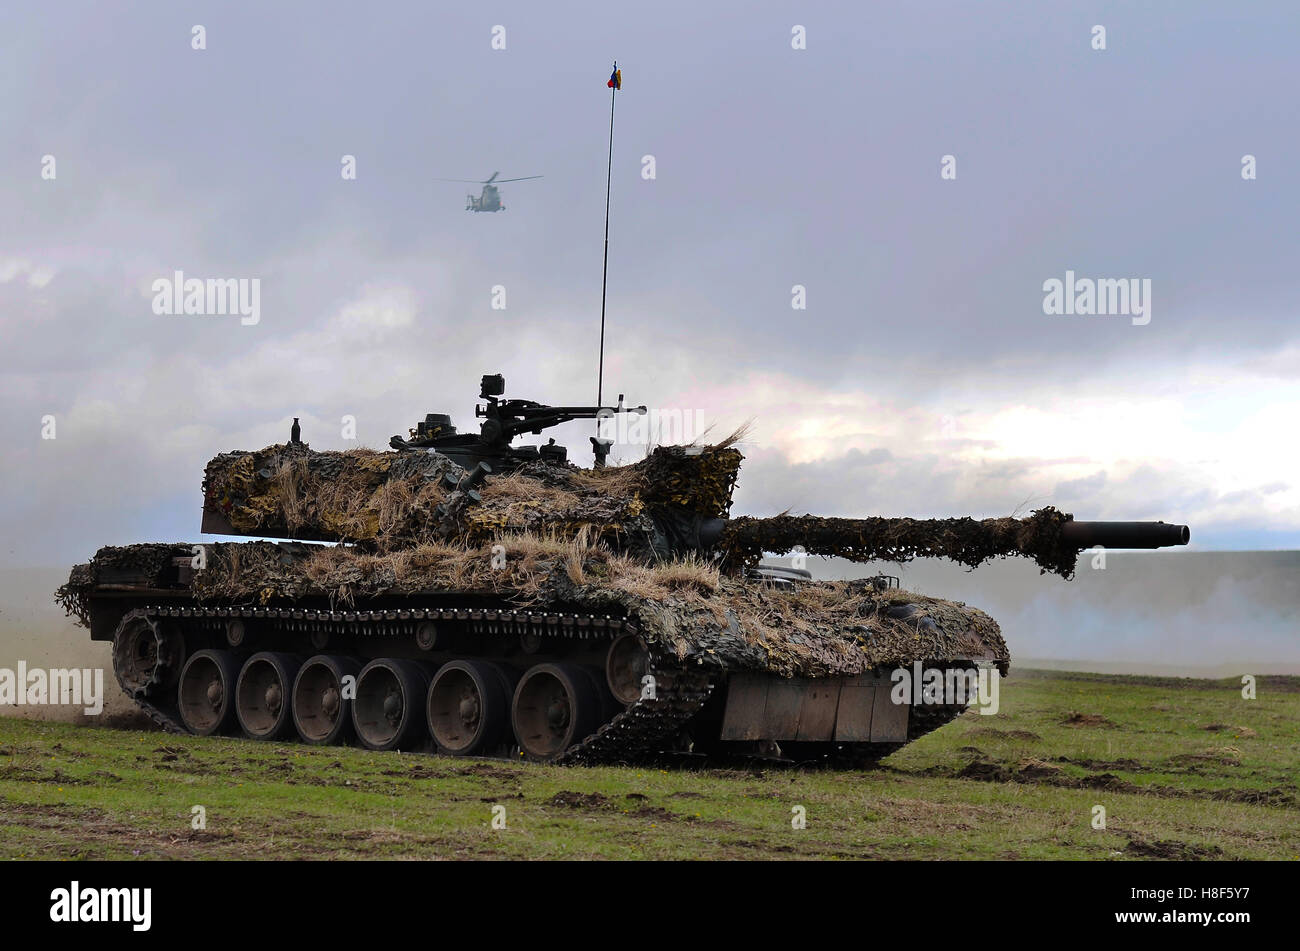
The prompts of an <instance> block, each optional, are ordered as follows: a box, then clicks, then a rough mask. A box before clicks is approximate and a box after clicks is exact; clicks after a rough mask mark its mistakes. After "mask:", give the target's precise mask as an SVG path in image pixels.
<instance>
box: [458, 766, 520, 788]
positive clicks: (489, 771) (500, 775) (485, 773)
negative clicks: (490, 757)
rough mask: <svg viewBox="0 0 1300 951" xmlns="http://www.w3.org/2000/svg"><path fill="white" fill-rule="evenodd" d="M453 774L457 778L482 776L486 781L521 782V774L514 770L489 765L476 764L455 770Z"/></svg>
mask: <svg viewBox="0 0 1300 951" xmlns="http://www.w3.org/2000/svg"><path fill="white" fill-rule="evenodd" d="M452 773H453V774H454V775H456V776H482V777H484V778H486V779H504V780H508V781H511V782H516V783H517V782H519V773H517V772H516V771H514V770H513V769H503V768H501V767H500V766H492V765H491V764H489V763H474V764H473V765H470V766H461V767H459V768H458V769H453V770H452Z"/></svg>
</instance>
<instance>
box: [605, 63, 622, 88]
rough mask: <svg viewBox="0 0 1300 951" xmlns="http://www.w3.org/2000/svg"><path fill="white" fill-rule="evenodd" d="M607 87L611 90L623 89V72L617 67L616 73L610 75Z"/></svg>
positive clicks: (615, 68)
mask: <svg viewBox="0 0 1300 951" xmlns="http://www.w3.org/2000/svg"><path fill="white" fill-rule="evenodd" d="M605 85H606V86H608V87H609V88H610V89H622V88H623V70H621V69H619V68H618V67H617V66H616V67H614V71H613V72H612V73H610V74H609V82H607V83H605Z"/></svg>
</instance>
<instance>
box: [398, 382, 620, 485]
mask: <svg viewBox="0 0 1300 951" xmlns="http://www.w3.org/2000/svg"><path fill="white" fill-rule="evenodd" d="M505 388H506V381H505V377H504V376H502V375H501V374H500V373H485V374H484V375H483V380H482V382H481V384H480V386H479V398H480V399H482V400H486V404H485V405H480V406H475V407H474V415H475V417H477V418H481V419H482V420H483V423H482V424H481V425H480V426H479V434H478V435H477V436H475V435H472V434H469V433H458V432H457V431H456V427H455V426H453V425H452V423H451V417H450V416H448V415H446V414H444V413H429V414H428V415H427V416H425V418H424V419H423V420H422V421H421V422H419V423H418V424H417V425H416V427H415V428H414V429H412V430H410V431H409V432H410V435H409V437H408V438H405V439H403V438H402V437H401V436H394V437H393V438H392V439H391V440H389V445H390V446H392V447H393V448H394V449H396V450H398V451H399V452H401V451H407V450H413V449H433V450H436V451H437V452H439V453H441V454H442V455H444V456H447V457H448V458H449V459H451V460H452V461H454V462H456V463H458V464H459V465H461V466H464V467H465V468H467V469H473V468H474V467H475V466H477V465H478V464H480V463H487V464H488V465H489V466H491V467H492V470H493V471H505V470H509V469H514V468H518V467H519V466H521V465H524V464H525V463H528V462H537V461H539V460H540V461H543V462H549V463H551V464H553V465H562V464H564V463H565V462H567V461H568V449H566V448H565V447H564V446H557V445H556V444H555V440H554V439H551V440H550V441H549V442H547V444H546V445H544V446H512V445H511V442H512V441H513V440H514V438H515V437H516V436H522V435H523V434H524V433H533V434H540V433H541V432H542V430H544V429H549V428H550V427H552V426H558V425H560V423H567V422H571V421H572V420H575V419H612V418H613V417H615V416H618V415H620V414H631V413H635V414H644V413H645V412H646V408H645V407H644V406H630V407H629V406H624V405H623V394H621V393H620V394H619V397H618V405H617V406H550V405H547V404H545V403H537V402H535V401H533V400H514V399H510V400H503V399H501V398H500V397H501V396H502V394H503V393H505ZM591 445H592V450H593V452H594V453H595V455H596V468H598V469H599V468H602V467H603V466H604V465H605V458H606V457H607V456H608V454H609V446H610V440H608V439H603V438H600V437H598V436H593V437H591Z"/></svg>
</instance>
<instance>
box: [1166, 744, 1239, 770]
mask: <svg viewBox="0 0 1300 951" xmlns="http://www.w3.org/2000/svg"><path fill="white" fill-rule="evenodd" d="M1240 755H1241V750H1239V749H1237V748H1236V747H1235V746H1220V747H1216V748H1214V749H1209V750H1202V751H1201V752H1199V753H1179V754H1178V755H1177V756H1171V757H1169V762H1171V763H1176V764H1178V765H1179V766H1187V765H1189V764H1194V765H1200V766H1240V765H1241V760H1239V759H1238V758H1237V757H1238V756H1240Z"/></svg>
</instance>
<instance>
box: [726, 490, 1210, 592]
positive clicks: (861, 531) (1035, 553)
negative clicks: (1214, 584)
mask: <svg viewBox="0 0 1300 951" xmlns="http://www.w3.org/2000/svg"><path fill="white" fill-rule="evenodd" d="M1190 537H1191V531H1190V530H1189V529H1188V527H1187V526H1186V525H1171V524H1168V523H1165V522H1076V521H1074V516H1072V515H1067V514H1066V513H1064V512H1059V511H1057V510H1056V509H1054V508H1052V507H1050V506H1049V507H1047V508H1043V509H1039V510H1038V511H1036V512H1034V513H1033V514H1032V515H1030V516H1029V517H1028V518H986V519H982V520H976V519H973V518H934V519H913V518H820V517H818V516H814V515H802V516H792V515H777V516H773V517H771V518H748V517H742V518H737V519H732V520H730V521H728V522H727V523H726V524H725V526H724V527H723V528H722V530H721V535H720V538H719V539H718V543H717V544H718V548H719V549H720V550H721V551H722V553H723V555H724V558H725V559H726V560H728V561H732V562H733V563H734V562H736V561H740V562H752V561H756V560H757V559H758V558H760V557H762V555H763V554H765V553H767V554H777V555H780V554H787V553H789V552H792V551H796V550H801V551H802V552H803V553H806V554H809V555H825V556H836V557H840V558H846V559H848V560H849V561H855V562H868V561H894V562H905V561H910V560H911V559H913V558H948V559H951V560H952V561H956V562H959V563H961V564H964V565H968V566H970V567H972V568H973V567H975V566H977V565H980V564H983V563H984V562H985V561H988V560H990V559H992V558H1005V557H1009V556H1013V555H1014V556H1021V557H1025V558H1032V559H1033V560H1034V561H1035V562H1036V563H1037V564H1038V566H1039V567H1040V568H1042V569H1043V570H1044V571H1053V572H1055V573H1057V574H1059V575H1062V576H1063V577H1066V578H1069V577H1070V576H1071V575H1073V574H1074V566H1075V562H1076V561H1077V560H1078V556H1079V552H1080V551H1082V550H1083V549H1085V548H1092V547H1095V546H1098V545H1100V546H1103V547H1107V548H1164V547H1166V546H1170V545H1186V544H1187V542H1188V540H1189V539H1190Z"/></svg>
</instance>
